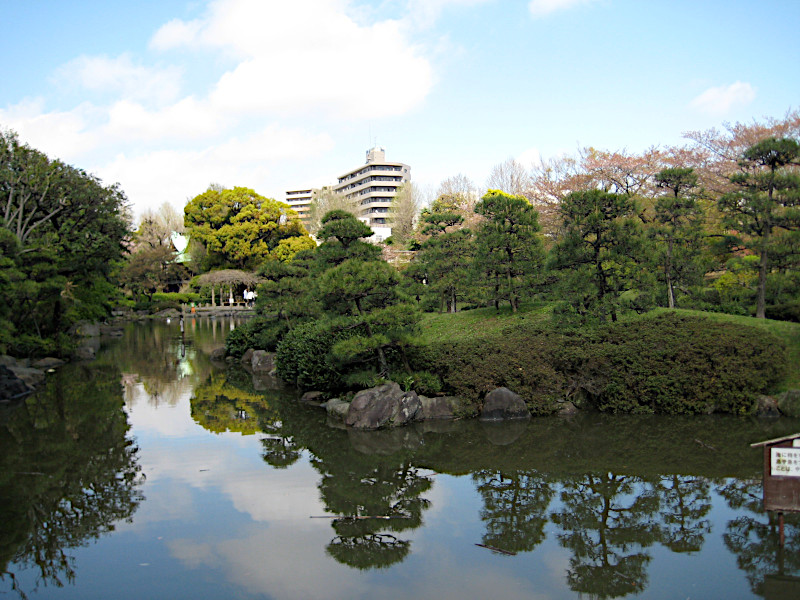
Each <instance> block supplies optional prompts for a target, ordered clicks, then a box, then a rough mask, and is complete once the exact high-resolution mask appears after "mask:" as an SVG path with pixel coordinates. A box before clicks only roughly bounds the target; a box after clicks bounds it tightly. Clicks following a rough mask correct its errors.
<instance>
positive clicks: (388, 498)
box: [313, 457, 433, 569]
mask: <svg viewBox="0 0 800 600" xmlns="http://www.w3.org/2000/svg"><path fill="white" fill-rule="evenodd" d="M348 458H349V457H348ZM313 464H314V466H315V467H316V468H317V469H318V470H319V471H320V472H321V473H322V475H323V476H322V480H321V481H320V485H319V488H320V494H321V496H322V500H323V502H325V506H326V508H327V510H328V511H330V512H332V513H335V514H338V515H346V517H350V518H342V519H336V520H334V522H333V529H334V531H335V532H336V534H337V535H336V537H335V538H334V539H333V540H331V543H330V544H328V547H327V548H326V550H327V552H328V554H329V555H330V556H332V557H333V558H335V559H336V560H337V561H339V562H340V563H342V564H346V565H349V566H351V567H355V568H357V569H373V568H383V567H388V566H389V565H392V564H394V563H396V562H399V561H401V560H403V559H404V558H405V557H406V556H407V555H408V553H409V551H410V549H411V548H410V542H409V541H408V540H404V539H400V538H398V537H397V536H395V535H394V534H395V533H399V532H402V531H407V530H411V529H415V528H417V527H419V526H420V525H421V524H422V512H423V511H424V510H425V509H426V508H428V506H429V505H430V502H429V501H428V500H426V499H425V498H422V497H421V495H422V494H423V493H425V492H426V491H428V490H429V489H430V488H431V486H432V485H433V481H432V480H431V478H430V477H427V476H424V475H422V474H421V473H420V470H419V469H417V468H415V467H413V466H411V465H410V464H409V463H408V462H406V461H403V462H401V463H400V464H397V463H391V462H386V461H385V459H380V460H379V459H373V458H372V457H361V458H360V460H358V459H356V460H355V461H351V460H346V461H344V460H340V461H336V460H332V461H325V462H323V461H322V460H315V461H313ZM375 517H388V518H375Z"/></svg>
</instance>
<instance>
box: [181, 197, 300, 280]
mask: <svg viewBox="0 0 800 600" xmlns="http://www.w3.org/2000/svg"><path fill="white" fill-rule="evenodd" d="M184 222H185V225H186V228H187V230H188V232H189V235H190V236H191V237H192V239H193V240H194V241H196V242H200V243H202V244H203V245H204V246H205V249H206V251H207V252H208V255H207V257H206V264H205V265H204V267H205V268H206V270H207V269H208V268H211V267H214V266H218V267H219V266H225V267H234V268H239V269H252V268H254V267H256V266H257V265H258V264H259V263H261V262H262V261H263V260H265V259H266V258H267V257H268V256H270V255H271V254H272V253H273V252H275V251H276V249H277V248H278V247H279V245H280V242H281V241H282V240H285V239H289V238H295V237H307V236H308V233H307V232H306V230H305V227H303V224H302V222H301V221H300V219H299V217H298V216H297V213H296V212H294V211H293V210H292V209H291V208H289V205H288V204H284V203H283V202H277V201H276V200H273V199H271V198H265V197H264V196H261V195H259V194H257V193H256V192H255V191H253V190H251V189H249V188H245V187H235V188H233V189H219V188H217V187H211V188H209V189H208V190H206V191H205V192H203V193H202V194H200V195H198V196H195V197H194V198H193V199H192V200H191V201H190V202H189V203H188V204H187V205H186V207H185V208H184ZM279 254H281V255H282V256H285V255H286V246H285V244H284V246H283V247H282V248H281V250H280V251H279Z"/></svg>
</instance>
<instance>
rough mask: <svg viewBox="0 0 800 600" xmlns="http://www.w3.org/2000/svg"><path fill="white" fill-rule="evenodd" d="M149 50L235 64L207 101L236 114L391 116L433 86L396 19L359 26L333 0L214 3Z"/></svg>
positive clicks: (164, 32) (167, 29)
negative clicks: (197, 51) (208, 51)
mask: <svg viewBox="0 0 800 600" xmlns="http://www.w3.org/2000/svg"><path fill="white" fill-rule="evenodd" d="M151 44H152V45H153V46H155V47H157V48H167V47H177V46H186V47H188V48H200V47H205V48H209V47H210V48H219V49H222V50H224V51H228V52H231V53H233V54H234V55H235V56H237V57H240V59H241V60H240V62H239V63H238V65H237V66H236V67H235V68H233V69H231V70H229V71H228V72H226V73H225V74H224V75H223V76H222V77H221V78H220V80H219V81H218V82H217V84H216V86H215V88H214V89H213V91H212V92H211V94H210V101H211V102H212V104H213V105H214V106H215V107H217V108H218V109H219V110H224V111H229V112H230V111H233V112H236V113H240V114H280V115H285V114H296V113H312V112H313V113H314V114H318V113H319V112H320V111H322V112H323V113H325V114H327V115H329V116H334V117H342V118H359V119H369V118H377V117H383V116H390V115H398V114H403V113H405V112H407V111H408V110H410V109H411V108H413V107H414V106H417V105H418V104H420V103H421V102H422V100H424V98H425V97H426V96H427V94H428V92H429V91H430V89H431V87H432V85H433V72H432V67H431V65H430V63H429V62H428V60H427V59H426V58H425V57H424V56H422V51H421V49H420V48H418V47H417V46H415V45H414V44H412V43H411V42H410V41H409V40H408V39H407V38H406V36H405V34H404V32H403V27H402V23H401V22H400V21H396V20H391V19H387V20H383V21H379V22H376V23H374V24H371V25H364V24H361V23H359V22H357V21H356V20H355V19H354V18H352V17H351V16H350V15H349V14H348V3H347V2H344V1H340V0H305V1H303V2H299V1H296V2H285V3H277V2H267V3H265V2H260V1H258V0H218V1H217V2H215V3H213V4H212V5H211V7H210V10H209V13H208V14H207V15H206V16H205V18H204V19H202V20H200V21H193V22H189V23H182V22H178V21H171V22H170V23H168V24H167V25H165V26H164V27H162V28H161V29H160V30H159V31H158V32H157V33H156V34H155V36H154V37H153V40H152V42H151Z"/></svg>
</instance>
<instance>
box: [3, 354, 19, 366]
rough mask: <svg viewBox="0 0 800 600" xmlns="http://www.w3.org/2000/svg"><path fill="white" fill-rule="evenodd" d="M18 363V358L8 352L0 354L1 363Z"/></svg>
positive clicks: (14, 364)
mask: <svg viewBox="0 0 800 600" xmlns="http://www.w3.org/2000/svg"><path fill="white" fill-rule="evenodd" d="M16 364H17V359H16V358H14V357H13V356H9V355H8V354H3V355H0V365H3V366H4V367H14V366H16Z"/></svg>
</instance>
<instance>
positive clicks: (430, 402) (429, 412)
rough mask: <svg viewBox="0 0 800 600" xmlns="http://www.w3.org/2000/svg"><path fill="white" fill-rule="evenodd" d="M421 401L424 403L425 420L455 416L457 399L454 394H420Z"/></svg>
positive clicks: (423, 418)
mask: <svg viewBox="0 0 800 600" xmlns="http://www.w3.org/2000/svg"><path fill="white" fill-rule="evenodd" d="M419 401H420V403H421V404H422V415H421V419H422V420H423V421H434V420H436V419H450V420H452V419H454V418H455V409H456V406H457V399H456V398H454V397H452V396H438V397H436V398H427V397H425V396H420V397H419Z"/></svg>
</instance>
